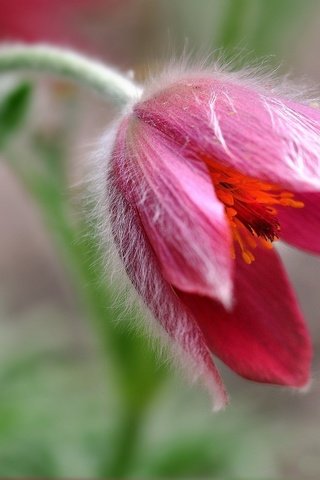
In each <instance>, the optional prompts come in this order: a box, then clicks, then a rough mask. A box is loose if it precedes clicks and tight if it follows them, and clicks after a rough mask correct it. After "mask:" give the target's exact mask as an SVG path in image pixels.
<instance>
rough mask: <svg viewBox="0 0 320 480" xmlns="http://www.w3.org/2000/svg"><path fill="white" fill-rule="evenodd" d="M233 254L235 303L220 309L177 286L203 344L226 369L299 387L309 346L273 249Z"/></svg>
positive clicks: (306, 367)
mask: <svg viewBox="0 0 320 480" xmlns="http://www.w3.org/2000/svg"><path fill="white" fill-rule="evenodd" d="M255 257H256V260H255V262H254V263H252V264H251V265H246V264H245V263H244V262H242V260H241V259H238V260H237V268H236V278H235V298H236V300H235V305H234V309H233V311H232V312H226V311H225V310H224V309H223V308H222V307H221V305H219V304H218V303H217V302H214V301H212V300H210V299H206V298H201V297H198V296H196V295H187V294H185V293H181V292H179V293H178V294H179V297H180V298H181V299H182V301H183V302H184V303H185V305H186V306H188V307H189V308H190V311H191V312H192V314H193V315H194V317H195V318H197V322H198V324H199V326H200V328H201V329H202V331H203V333H204V336H205V338H206V341H207V343H208V345H209V346H210V348H211V350H212V352H214V353H215V354H216V355H217V356H218V357H219V358H221V360H223V361H224V362H225V363H226V364H227V365H228V366H229V367H230V368H231V369H232V370H234V371H235V372H237V373H238V374H240V375H242V376H243V377H246V378H248V379H250V380H255V381H259V382H266V383H274V384H280V385H288V386H293V387H302V386H304V385H305V384H306V383H307V382H308V380H309V370H310V361H311V346H310V340H309V335H308V332H307V330H306V327H305V325H304V322H303V318H302V316H301V313H300V310H299V307H298V305H297V302H296V299H295V297H294V294H293V292H292V290H291V287H290V284H289V282H288V280H287V277H286V274H285V272H284V270H283V267H282V265H281V262H280V261H279V258H278V256H277V254H276V253H275V252H274V251H272V250H265V249H258V248H257V249H256V250H255Z"/></svg>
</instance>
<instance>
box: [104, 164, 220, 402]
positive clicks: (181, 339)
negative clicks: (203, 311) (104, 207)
mask: <svg viewBox="0 0 320 480" xmlns="http://www.w3.org/2000/svg"><path fill="white" fill-rule="evenodd" d="M118 180H119V178H118V177H117V175H116V174H115V173H114V171H112V170H111V171H110V174H109V182H108V183H109V186H108V189H109V192H112V198H111V202H112V203H111V205H110V207H111V208H110V210H109V212H110V222H111V228H112V235H113V238H114V241H115V245H116V249H117V251H118V254H119V256H120V258H121V261H122V263H123V264H124V266H125V270H126V273H127V275H128V276H129V279H130V280H131V282H132V284H133V286H134V287H135V289H136V290H137V292H138V294H139V295H140V298H142V300H143V303H144V304H145V305H146V306H147V307H148V308H149V310H150V311H151V313H152V314H153V316H154V317H155V318H156V320H157V321H158V322H159V325H160V326H161V327H162V329H163V330H164V332H166V334H167V335H168V339H169V342H168V343H169V346H170V344H172V345H171V349H170V350H171V352H172V355H173V357H174V359H176V360H178V361H179V363H180V365H181V366H182V367H183V368H184V370H187V373H189V376H190V374H191V376H192V378H193V379H195V378H199V380H201V381H202V383H204V385H205V386H206V387H207V389H208V390H209V392H210V393H211V394H212V397H213V403H214V409H215V410H219V409H221V408H223V407H224V406H225V405H226V403H227V401H228V397H227V394H226V391H225V388H224V385H223V383H222V380H221V378H220V375H219V372H218V370H217V368H216V367H215V365H214V363H213V361H212V358H211V354H210V352H209V350H208V347H207V345H206V342H205V339H204V336H203V334H202V332H201V330H200V328H199V326H198V325H197V323H196V322H195V320H194V318H193V317H192V316H191V315H190V314H189V313H188V311H187V310H186V308H185V307H184V306H183V304H182V303H181V302H180V301H179V299H178V297H177V295H176V294H175V292H174V291H173V289H172V287H171V285H169V284H168V283H167V282H166V281H165V280H164V278H163V276H162V274H161V270H160V266H159V264H158V260H157V258H156V256H155V254H154V251H153V248H152V247H151V245H150V244H149V241H148V239H147V237H146V233H145V230H144V227H143V225H142V223H141V219H140V216H139V213H138V212H137V210H136V209H135V208H134V207H133V206H131V205H130V204H129V203H128V202H127V200H126V198H125V196H124V195H123V194H122V192H121V190H120V189H119V185H118ZM153 329H156V330H157V325H154V326H153ZM153 333H154V332H153ZM160 335H161V333H160ZM158 336H159V334H158ZM161 336H162V337H163V332H162V335H161ZM190 369H191V370H190Z"/></svg>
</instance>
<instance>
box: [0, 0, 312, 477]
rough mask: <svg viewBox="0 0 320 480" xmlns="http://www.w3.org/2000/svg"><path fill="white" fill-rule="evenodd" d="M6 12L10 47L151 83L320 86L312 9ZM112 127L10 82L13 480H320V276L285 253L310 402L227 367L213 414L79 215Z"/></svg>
mask: <svg viewBox="0 0 320 480" xmlns="http://www.w3.org/2000/svg"><path fill="white" fill-rule="evenodd" d="M0 11H1V17H0V38H1V39H2V40H17V41H22V40H23V41H28V42H33V41H46V42H55V43H58V44H64V45H67V46H74V47H76V48H81V50H82V51H84V52H89V53H91V54H95V55H97V56H100V57H101V58H104V59H107V60H112V61H113V63H115V64H116V65H117V66H118V67H119V68H120V67H121V68H123V69H124V70H131V69H133V70H135V71H136V72H137V75H138V77H139V78H140V77H141V78H142V77H143V76H144V75H145V72H146V71H147V70H148V69H152V67H153V66H154V65H159V63H160V64H161V62H162V61H165V60H166V59H168V58H169V59H171V58H172V56H178V55H179V53H177V52H181V51H183V49H185V50H186V51H191V53H192V54H193V55H196V54H197V52H201V54H208V52H214V51H217V54H218V55H219V56H220V55H223V57H224V58H226V59H227V60H230V59H232V58H235V60H236V63H237V64H238V65H244V64H245V63H246V62H256V61H257V59H258V58H262V56H263V58H262V60H261V61H262V62H263V63H266V62H267V63H268V64H270V68H276V67H278V65H279V64H281V65H282V67H283V66H285V67H286V68H287V69H288V68H289V69H290V70H292V71H294V72H295V73H296V74H297V75H300V74H306V75H308V74H309V75H311V76H312V78H313V80H314V81H315V82H317V81H318V80H319V79H320V62H319V59H318V47H317V44H319V41H320V37H319V33H318V32H319V30H318V22H319V18H320V17H319V15H320V8H319V3H318V2H316V1H313V0H310V1H308V2H304V1H303V0H211V1H210V0H201V1H197V2H196V1H194V0H185V1H182V0H118V1H111V0H97V1H83V0H81V1H80V0H79V1H75V0H70V1H68V2H65V1H62V0H56V1H55V2H50V1H46V0H42V1H40V0H28V1H24V0H0ZM115 114H116V111H115V109H114V107H112V105H111V104H110V105H107V104H106V105H101V102H100V101H99V100H97V99H96V98H95V97H94V96H92V95H91V94H90V92H86V91H84V90H81V89H78V88H76V87H74V86H73V85H70V84H68V83H64V82H63V81H61V80H54V79H48V78H45V79H43V78H41V79H35V78H34V77H30V76H27V75H26V76H23V77H19V76H3V77H2V78H1V79H0V150H1V165H0V182H1V189H0V209H1V237H0V242H1V243H0V247H1V248H0V286H1V291H0V311H1V323H0V330H1V335H0V386H1V388H0V476H1V477H7V478H14V477H38V478H44V477H45V478H71V477H72V478H74V477H78V478H108V477H110V478H153V477H156V478H157V477H158V478H167V477H169V478H171V477H192V478H200V477H206V478H234V479H237V478H239V479H240V478H241V479H248V478H251V479H255V480H259V479H267V478H268V479H279V478H290V479H301V478H315V479H316V478H319V474H320V466H319V454H320V443H319V440H320V438H319V432H318V429H317V423H318V422H317V419H318V418H320V405H319V401H318V398H317V397H318V393H319V391H320V387H319V385H320V384H319V368H318V370H317V365H318V363H317V360H318V357H319V348H318V347H319V345H318V343H319V341H318V340H317V338H319V336H318V335H319V331H320V330H319V324H318V323H319V322H318V323H317V320H319V318H318V316H319V315H318V312H319V309H320V303H319V299H318V298H317V293H316V289H317V284H318V282H317V281H316V280H315V279H316V278H319V272H320V265H319V262H318V263H317V262H316V261H315V259H312V258H310V257H309V258H308V257H307V256H305V255H303V254H301V253H300V254H299V255H297V254H296V253H295V252H293V251H292V250H289V249H283V255H284V258H285V260H286V261H287V264H288V269H289V271H290V274H291V276H292V278H293V281H294V283H295V286H296V288H297V290H298V294H299V296H300V300H301V302H302V305H303V307H304V310H305V313H306V316H307V319H308V320H309V321H310V324H311V329H312V333H313V334H314V335H313V336H314V338H315V347H316V348H315V349H316V356H315V369H314V372H315V380H314V387H313V389H312V391H311V393H309V394H307V395H306V396H298V395H297V396H295V395H292V394H290V393H288V392H285V391H282V390H281V389H276V388H273V387H267V386H260V385H254V384H250V383H249V382H245V381H244V380H241V379H238V378H236V377H235V376H234V375H232V374H231V373H230V372H228V371H227V370H226V369H224V368H223V367H222V369H223V370H224V371H223V373H224V377H225V379H226V383H227V385H228V387H229V390H230V392H231V395H232V399H233V403H232V405H231V406H230V407H229V408H228V409H227V411H226V412H224V413H221V414H216V415H213V414H212V413H211V411H210V403H209V400H208V398H207V397H206V395H205V394H204V393H203V392H202V391H201V390H200V389H199V388H197V387H195V388H191V387H188V386H187V385H186V384H185V382H184V379H180V374H179V372H173V371H171V370H170V369H168V367H167V365H165V364H164V363H163V361H162V360H159V359H158V358H157V354H156V353H154V351H153V349H152V348H151V346H150V342H149V341H148V339H146V338H145V337H144V335H143V333H141V334H138V333H135V332H134V331H133V329H132V328H131V327H129V325H130V324H132V323H134V322H135V321H136V315H138V314H136V313H133V312H132V313H128V312H126V311H124V308H123V306H122V305H121V302H120V304H115V298H116V285H113V284H112V283H111V280H110V279H109V278H108V272H105V269H104V265H103V260H102V257H101V252H100V250H99V246H98V240H97V238H96V235H95V225H94V222H92V220H91V219H90V215H89V212H90V208H91V207H92V206H91V205H90V202H89V204H88V202H87V201H84V199H85V196H86V193H85V192H86V182H85V178H86V172H87V170H88V161H87V160H88V158H89V157H90V153H91V152H92V151H94V149H95V146H96V142H97V138H98V136H99V134H100V132H102V131H103V130H104V129H105V128H107V125H108V124H109V123H110V121H111V120H112V118H113V117H114V115H115ZM119 318H120V320H119Z"/></svg>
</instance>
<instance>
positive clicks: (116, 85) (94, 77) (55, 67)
mask: <svg viewBox="0 0 320 480" xmlns="http://www.w3.org/2000/svg"><path fill="white" fill-rule="evenodd" d="M12 71H15V72H16V71H35V72H39V73H50V74H52V75H58V76H61V77H65V78H68V79H70V80H72V81H74V82H76V83H79V84H81V85H84V86H86V87H89V88H90V89H92V90H93V91H94V92H96V93H97V94H99V95H101V96H103V97H105V98H107V99H113V100H114V101H115V102H117V103H120V104H127V103H128V102H131V101H132V100H135V99H137V98H139V96H140V95H141V92H142V90H141V88H139V87H138V86H137V85H135V84H134V83H133V82H131V80H129V79H128V78H126V77H124V76H123V75H121V74H119V73H118V72H116V71H115V70H113V69H112V68H110V67H107V66H105V65H103V64H102V63H100V62H97V61H95V60H91V59H88V58H86V57H83V56H82V55H80V54H78V53H76V52H73V51H71V50H65V49H62V48H58V47H51V46H47V45H20V44H19V45H4V46H2V47H1V48H0V73H1V72H2V73H6V72H12Z"/></svg>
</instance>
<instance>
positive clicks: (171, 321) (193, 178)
mask: <svg viewBox="0 0 320 480" xmlns="http://www.w3.org/2000/svg"><path fill="white" fill-rule="evenodd" d="M266 83H267V86H262V85H260V84H258V83H256V82H253V81H252V80H249V79H245V78H244V77H240V76H238V77H237V76H236V75H233V74H228V73H221V72H213V73H211V72H209V73H208V72H202V73H201V72H200V73H186V74H181V75H180V76H177V77H176V78H172V77H169V80H167V81H166V80H163V81H161V82H160V86H159V85H155V86H152V87H150V89H149V90H148V89H146V91H145V93H144V94H143V96H142V98H141V99H140V100H139V101H138V102H137V103H136V104H135V105H133V107H132V108H131V109H130V111H129V112H128V113H126V115H125V116H124V117H123V118H122V120H121V122H120V123H119V125H118V126H117V128H116V129H115V134H114V138H113V142H112V147H111V151H110V161H109V170H108V176H107V177H108V180H107V181H108V196H110V198H111V200H110V203H109V214H110V215H109V216H110V222H111V230H112V236H113V239H114V243H115V245H116V249H117V251H118V253H119V255H120V258H121V260H122V262H123V264H124V266H125V270H126V272H127V275H128V276H129V278H130V280H131V283H132V284H133V285H134V287H135V289H136V290H137V292H138V293H139V295H140V297H141V298H142V300H143V302H144V304H145V305H146V306H147V307H148V309H149V311H150V312H151V313H152V315H153V317H154V318H155V319H156V320H157V322H158V324H160V326H161V328H162V330H163V331H165V332H166V333H167V336H168V338H170V341H171V344H172V345H173V350H174V351H176V352H178V353H179V354H181V353H182V363H187V364H188V365H192V367H193V370H192V372H194V373H195V374H197V375H199V377H201V378H202V380H203V381H204V383H205V384H206V386H207V387H208V388H209V389H210V390H211V391H212V392H213V394H214V395H213V397H214V403H215V408H220V407H221V406H223V405H224V404H225V403H226V401H227V395H226V393H225V389H224V387H223V384H222V381H221V379H220V376H219V373H218V371H217V368H216V367H215V364H214V362H213V359H212V354H214V355H216V356H217V357H219V358H220V359H221V360H222V361H223V362H224V363H225V364H226V365H228V366H229V367H230V368H231V369H232V370H234V371H235V372H237V373H238V374H240V375H242V376H243V377H245V378H248V379H250V380H255V381H258V382H265V383H272V384H278V385H286V386H291V387H304V386H305V385H306V384H307V383H308V381H309V370H310V361H311V346H310V340H309V335H308V332H307V329H306V326H305V324H304V320H303V317H302V315H301V312H300V309H299V306H298V304H297V301H296V298H295V295H294V293H293V291H292V288H291V286H290V283H289V281H288V279H287V276H286V273H285V271H284V268H283V266H282V264H281V261H280V259H279V256H278V254H277V252H276V251H275V249H274V248H272V247H273V244H274V242H275V241H277V240H278V239H281V240H284V241H286V242H288V243H290V244H292V245H294V246H296V247H299V248H302V249H305V250H308V251H310V252H314V253H320V240H319V235H320V213H319V211H320V209H319V200H320V193H319V190H320V175H319V173H320V170H319V162H320V111H319V110H318V109H317V108H316V106H311V103H310V104H308V102H302V103H301V102H300V103H299V102H297V101H296V100H294V99H293V98H292V97H289V96H283V95H282V94H280V93H279V91H278V90H277V89H276V88H274V87H273V86H271V85H270V86H269V87H268V82H266Z"/></svg>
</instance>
